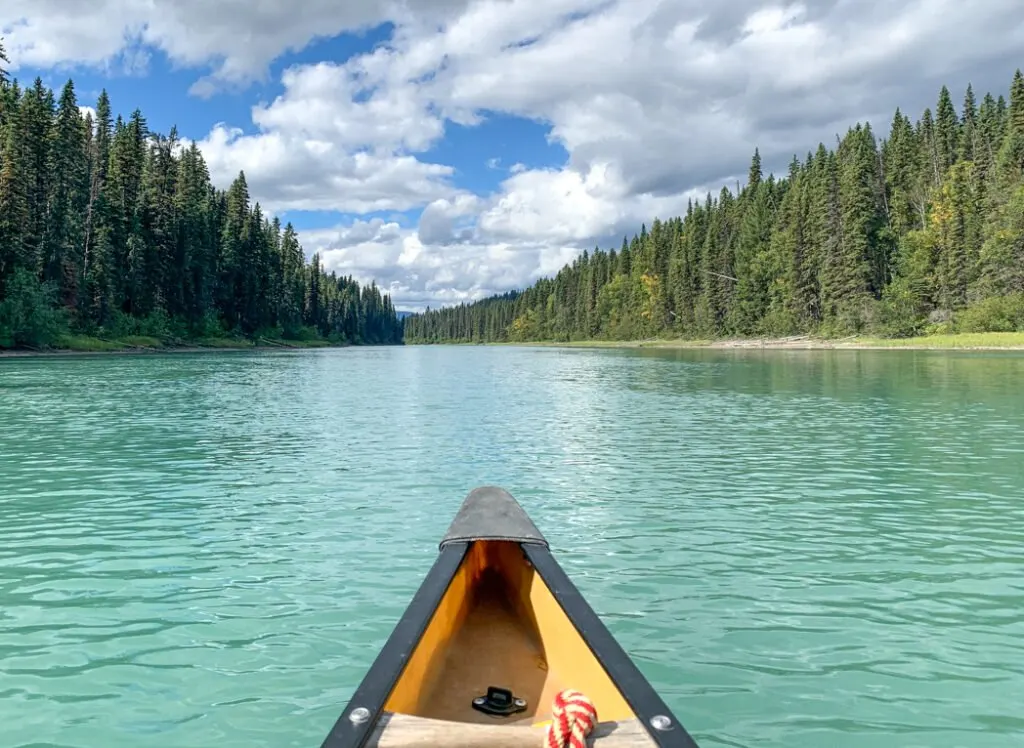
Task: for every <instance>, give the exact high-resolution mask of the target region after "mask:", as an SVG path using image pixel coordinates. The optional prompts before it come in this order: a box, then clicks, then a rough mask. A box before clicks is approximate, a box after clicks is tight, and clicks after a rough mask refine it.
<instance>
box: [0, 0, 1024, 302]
mask: <svg viewBox="0 0 1024 748" xmlns="http://www.w3.org/2000/svg"><path fill="white" fill-rule="evenodd" d="M296 8H301V12H295V11H296ZM66 11H67V6H66V3H64V2H63V0H5V2H4V3H3V4H2V7H0V35H2V36H3V37H4V38H5V39H4V44H5V46H6V47H7V49H8V52H9V54H10V56H11V57H12V62H13V64H14V70H13V72H14V74H15V75H17V76H18V77H19V78H20V79H22V80H30V79H32V78H34V77H35V76H36V75H39V76H41V77H42V78H43V79H44V81H46V82H47V83H48V84H49V85H51V86H53V87H56V88H59V87H60V86H61V85H62V84H63V82H64V80H66V78H67V77H68V76H69V75H70V76H72V77H73V78H74V80H75V82H76V87H77V91H78V93H79V97H80V103H81V104H83V105H86V106H92V105H94V104H95V99H96V95H97V94H98V93H99V91H100V89H101V88H104V87H105V88H106V89H107V90H108V92H109V93H110V96H111V99H112V104H113V106H114V109H115V111H118V112H122V113H124V114H128V113H130V112H131V111H132V110H133V109H135V108H136V107H138V108H140V109H141V110H142V111H143V113H144V115H145V116H146V118H147V120H148V122H149V124H150V127H151V128H153V129H155V130H159V131H163V132H166V131H167V130H168V129H169V128H170V127H171V126H172V125H177V127H178V130H179V133H180V134H181V135H182V136H184V137H186V138H189V139H194V140H196V141H197V142H198V143H199V145H200V147H201V148H202V149H203V152H204V155H205V156H206V159H207V163H208V165H209V167H210V171H211V177H212V178H213V180H214V182H215V183H216V184H217V185H218V186H220V187H226V186H227V185H228V184H229V183H230V181H231V179H232V178H233V177H234V176H235V175H236V174H237V173H238V171H239V170H240V169H244V170H245V172H246V176H247V178H248V181H249V186H250V193H251V194H252V196H253V197H254V199H257V200H259V201H260V203H261V204H262V205H263V207H264V209H265V210H267V211H269V212H271V213H273V214H275V215H278V216H280V217H281V218H282V219H283V220H290V221H292V222H293V223H294V224H295V226H296V227H297V228H298V229H299V231H300V240H301V241H302V243H303V246H304V248H305V249H306V252H307V254H312V253H313V252H320V253H321V254H322V257H323V261H324V264H325V265H326V266H327V267H333V268H336V269H338V270H339V271H341V272H344V273H346V274H352V275H355V276H356V277H357V278H358V279H360V280H364V281H365V280H370V279H374V280H376V281H377V282H378V284H380V285H382V286H383V287H385V289H386V290H388V291H389V292H390V293H391V294H392V295H393V297H394V298H395V300H396V302H397V304H398V306H399V308H405V309H418V308H422V307H423V306H425V305H426V304H430V305H432V306H437V305H438V304H444V303H453V302H458V301H462V300H466V299H473V298H479V297H481V296H484V295H487V294H490V293H496V292H503V291H505V290H508V289H509V288H513V287H520V286H522V285H524V284H527V283H529V282H532V280H534V279H536V278H537V277H539V276H542V275H549V274H552V273H554V272H557V270H558V269H559V267H561V265H562V264H563V263H565V262H568V261H571V260H572V259H573V258H574V257H575V256H576V255H577V254H578V253H579V252H581V251H582V250H584V249H590V248H592V247H593V246H595V244H598V245H601V246H610V245H614V246H617V245H618V244H619V243H620V242H621V239H622V236H623V234H632V233H634V232H635V231H637V230H638V229H639V226H640V224H641V223H642V222H646V223H648V224H650V222H651V221H652V220H653V219H654V218H655V217H661V218H669V217H672V216H674V215H678V214H680V213H681V212H683V211H684V210H685V207H686V202H687V200H688V199H690V198H691V197H702V196H703V195H704V194H705V193H706V192H707V191H708V190H710V191H712V192H717V191H718V190H719V189H720V187H721V186H722V185H723V184H725V185H729V186H730V187H731V186H734V185H735V184H736V183H737V181H741V180H742V179H743V178H744V175H745V174H746V171H747V166H748V164H749V160H750V156H751V154H752V153H753V150H754V148H755V147H758V148H759V149H760V152H761V154H762V157H763V159H764V162H765V165H766V167H767V168H768V169H769V170H776V171H779V172H782V171H784V170H785V168H786V165H787V164H788V162H789V160H790V159H791V158H792V156H793V155H794V154H798V155H803V154H805V153H806V152H807V151H808V150H811V149H813V148H814V147H815V146H816V145H817V143H818V142H825V143H827V144H830V145H831V144H832V143H834V142H835V141H834V139H835V134H836V133H837V132H845V130H846V129H847V127H849V126H850V125H852V124H854V123H855V122H858V121H865V120H866V121H871V123H872V125H873V127H874V129H875V131H876V133H879V134H880V135H884V133H885V132H886V130H887V126H888V123H889V120H890V118H891V116H892V112H893V110H894V109H895V108H896V106H900V107H902V108H903V109H904V111H907V112H908V113H910V114H911V116H913V117H917V116H919V115H920V113H921V111H922V110H923V108H924V107H925V106H934V103H935V99H936V97H937V94H938V90H939V87H940V86H941V85H942V84H944V83H945V84H949V86H950V87H951V90H952V92H953V95H954V98H955V99H957V100H959V99H960V98H961V97H962V95H963V88H964V87H965V86H966V84H967V82H968V81H970V82H971V83H973V85H974V88H975V90H976V91H977V92H978V93H979V96H980V95H981V94H982V93H983V92H985V91H987V90H992V91H994V92H996V93H1000V92H1005V91H1006V88H1007V86H1008V83H1009V81H1010V78H1011V76H1012V73H1013V70H1014V67H1015V66H1016V65H1018V64H1020V63H1019V60H1018V57H1019V50H1020V49H1021V48H1024V24H1022V23H1021V21H1020V12H1019V3H1018V1H1017V0H978V1H977V2H975V3H972V4H970V7H969V8H968V4H953V5H950V4H948V3H943V2H942V1H941V0H910V1H909V2H908V3H903V4H899V5H896V6H894V5H892V4H891V3H889V2H885V1H884V0H851V1H850V2H844V3H839V2H836V1H835V0H822V1H821V2H815V3H813V4H812V3H809V2H808V3H806V4H801V3H799V2H796V3H789V4H781V5H780V4H778V3H773V2H770V1H769V0H737V2H735V3H731V4H729V5H721V6H716V5H713V4H708V3H706V2H699V1H698V0H628V2H627V0H515V2H510V1H509V0H473V2H469V0H417V2H416V3H411V4H406V7H404V8H402V7H399V6H397V5H396V4H394V3H392V2H389V0H350V1H349V2H346V3H337V2H335V1H334V0H302V2H301V3H292V4H285V3H280V2H279V0H220V1H219V2H217V3H209V2H207V0H175V1H174V2H163V1H161V0H155V1H154V2H146V3H139V2H136V0H91V2H90V4H89V13H88V14H84V15H81V16H79V17H77V18H76V19H74V21H73V22H70V23H69V22H67V17H66V15H65V14H66ZM979 40H984V43H979Z"/></svg>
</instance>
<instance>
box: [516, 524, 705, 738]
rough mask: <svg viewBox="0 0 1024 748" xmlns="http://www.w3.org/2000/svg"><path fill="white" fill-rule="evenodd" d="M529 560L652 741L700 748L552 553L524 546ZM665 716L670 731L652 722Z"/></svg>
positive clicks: (541, 547) (532, 546) (528, 545)
mask: <svg viewBox="0 0 1024 748" xmlns="http://www.w3.org/2000/svg"><path fill="white" fill-rule="evenodd" d="M520 547H521V548H522V549H523V553H524V554H525V555H526V558H527V560H529V562H530V563H531V564H533V568H534V569H535V570H536V571H537V573H538V574H540V578H541V579H543V580H544V583H545V584H546V585H547V586H548V589H550V590H551V594H552V595H554V597H555V600H557V601H558V603H559V604H560V605H561V606H562V609H563V610H564V611H565V614H566V615H567V616H568V617H569V620H570V621H572V624H573V626H575V627H576V630H577V631H578V632H579V634H580V636H582V637H583V640H584V641H585V642H586V643H587V646H588V647H590V651H591V652H593V653H594V656H595V657H597V660H598V662H600V663H601V665H602V667H604V669H605V671H606V672H607V673H608V675H609V676H610V677H611V679H612V681H614V683H615V685H616V686H618V688H619V690H620V691H621V692H622V695H623V697H624V698H625V699H626V702H627V703H628V704H629V706H630V707H631V708H632V709H633V711H634V712H635V713H636V716H637V717H638V718H639V720H640V721H641V723H642V724H643V727H644V729H645V730H647V733H648V734H649V735H650V736H651V739H652V740H653V741H654V742H655V743H657V744H658V745H659V746H660V747H661V748H699V746H698V745H697V743H696V742H695V741H694V739H693V738H692V737H691V736H690V734H689V733H688V732H687V731H686V728H685V727H683V725H682V723H681V722H680V721H679V720H678V719H676V717H675V715H674V714H673V713H672V710H671V709H669V708H668V705H667V704H665V702H664V701H663V700H662V698H661V697H660V696H659V695H658V693H657V692H656V691H655V690H654V688H653V687H652V686H651V684H650V683H649V682H648V681H647V679H646V678H645V677H644V675H643V673H641V672H640V670H639V668H637V666H636V663H634V662H633V660H632V659H630V657H629V655H627V654H626V653H625V651H624V650H623V649H622V647H621V646H620V645H619V643H618V642H617V641H616V640H615V637H613V636H612V634H611V632H610V631H609V630H608V629H607V628H606V627H605V625H604V623H602V621H601V619H600V618H598V616H597V613H595V612H594V609H593V608H591V607H590V604H589V603H588V602H587V601H586V598H584V597H583V595H582V594H580V591H579V590H578V589H576V585H575V584H573V583H572V580H571V579H569V576H568V575H567V574H566V573H565V570H564V569H562V567H561V566H560V565H559V563H558V561H557V560H556V559H555V557H554V556H553V555H551V552H550V551H549V550H548V549H547V548H545V547H543V546H540V545H530V544H526V543H523V544H521V545H520ZM655 715H664V716H666V717H668V718H669V719H671V720H672V723H671V726H670V728H669V729H668V730H657V729H654V728H652V727H651V722H650V720H651V718H652V717H654V716H655Z"/></svg>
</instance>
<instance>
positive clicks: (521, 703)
mask: <svg viewBox="0 0 1024 748" xmlns="http://www.w3.org/2000/svg"><path fill="white" fill-rule="evenodd" d="M516 706H526V699H516Z"/></svg>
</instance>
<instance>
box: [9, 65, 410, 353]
mask: <svg viewBox="0 0 1024 748" xmlns="http://www.w3.org/2000/svg"><path fill="white" fill-rule="evenodd" d="M8 62H9V61H8V60H7V58H6V56H5V55H4V54H3V51H2V48H0V348H5V347H8V348H9V347H20V346H24V347H36V346H48V345H54V344H59V342H60V340H61V338H62V337H64V336H67V335H69V334H82V335H91V336H96V337H99V338H100V339H104V338H124V337H126V336H129V337H130V336H151V337H156V338H169V339H172V340H200V339H214V340H217V339H221V338H223V337H224V336H232V335H233V336H238V337H242V338H249V339H257V338H259V337H261V336H262V337H266V338H270V339H274V338H277V339H289V338H291V339H295V340H314V341H315V340H322V341H331V342H335V343H353V344H359V343H376V344H382V343H399V342H401V336H402V327H401V323H400V322H399V320H398V318H397V316H396V314H395V310H394V307H393V305H392V302H391V300H390V299H389V298H388V296H387V295H386V294H382V293H381V292H380V291H379V289H377V288H376V286H375V285H373V284H371V285H369V286H362V287H361V286H360V285H359V284H358V283H357V282H355V281H354V280H353V279H352V278H349V277H341V276H338V275H337V274H335V273H326V272H324V270H323V269H322V268H321V265H320V261H319V258H318V257H317V256H315V255H314V256H313V258H312V260H311V261H310V262H307V261H306V259H305V255H304V253H303V250H302V247H301V246H300V245H299V241H298V238H297V235H296V232H295V230H294V228H293V227H292V225H291V224H290V223H289V224H286V225H285V226H283V227H282V226H281V224H280V221H279V220H278V219H276V218H275V219H273V220H268V218H267V217H266V216H265V215H264V214H263V212H262V211H261V209H260V206H259V204H258V203H257V204H253V203H252V201H251V200H250V197H249V192H248V188H247V186H246V181H245V175H244V174H239V175H238V177H237V179H235V181H234V183H233V184H232V185H231V186H230V188H229V189H228V190H227V191H226V192H225V191H221V190H218V189H216V188H214V187H213V186H212V184H211V182H210V176H209V173H208V171H207V167H206V164H205V163H204V161H203V156H202V154H201V153H200V151H199V149H198V148H197V147H196V145H195V144H194V143H193V144H191V145H188V146H187V147H183V144H182V143H181V142H180V141H179V139H178V136H177V133H176V132H175V131H174V130H173V129H172V130H171V132H170V133H168V134H166V135H163V134H158V133H154V132H151V131H150V130H149V128H148V127H147V125H146V120H145V117H144V116H143V114H142V112H140V111H138V110H136V111H134V112H133V113H132V114H131V116H129V117H128V118H127V119H124V118H122V117H121V116H118V117H116V119H115V118H114V117H113V115H112V109H111V102H110V101H109V99H108V97H107V94H106V92H104V93H103V94H101V95H100V97H99V100H98V102H97V106H96V110H95V111H96V116H95V119H93V117H92V116H91V115H88V114H87V115H85V116H83V115H82V113H81V111H80V109H79V106H78V102H77V100H76V96H75V88H74V83H73V82H72V81H68V83H67V84H66V85H65V86H64V88H63V90H62V91H61V92H60V94H59V95H55V94H54V92H53V91H51V90H48V89H47V88H45V87H44V86H43V84H42V82H41V81H40V80H39V79H36V81H35V83H34V84H33V85H31V86H25V87H22V86H21V85H20V84H19V82H18V81H17V80H15V79H12V78H11V76H10V75H8V74H7V73H6V72H5V70H4V64H5V63H8Z"/></svg>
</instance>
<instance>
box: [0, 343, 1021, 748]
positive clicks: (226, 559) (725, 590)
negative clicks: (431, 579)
mask: <svg viewBox="0 0 1024 748" xmlns="http://www.w3.org/2000/svg"><path fill="white" fill-rule="evenodd" d="M1022 375H1024V357H1021V356H1007V355H992V354H934V353H922V352H880V353H879V352H848V351H833V352H821V351H818V352H789V351H782V352H759V351H741V352H730V351H678V352H673V351H651V350H638V351H614V350H609V351H583V350H558V349H550V348H545V349H481V348H468V347H467V348H457V347H453V348H429V349H420V348H409V349H360V350H354V349H348V350H332V351H311V352H302V353H291V352H285V353H280V354H231V355H219V354H201V355H194V356H193V355H185V354H175V355H167V356H144V357H142V356H134V357H131V356H124V357H118V356H111V357H94V358H84V357H83V358H74V359H64V360H61V359H18V360H9V361H0V720H2V723H3V724H4V725H5V727H4V730H3V741H0V742H2V743H3V745H5V746H6V745H10V746H12V748H28V747H29V746H61V747H62V748H63V747H66V748H82V747H84V746H104V747H105V748H106V747H109V748H118V747H119V746H125V747H127V746H132V747H133V748H134V746H137V745H139V744H140V743H152V744H159V745H161V746H168V747H171V748H174V747H176V746H181V747H182V748H184V747H185V746H189V747H190V748H191V747H193V746H197V745H210V744H215V743H216V744H219V745H222V746H224V748H234V746H239V748H241V746H246V747H247V748H248V747H251V746H268V747H269V746H275V747H276V746H296V747H297V746H309V745H318V744H319V742H320V741H321V740H322V738H323V735H324V734H326V732H327V730H328V729H329V728H330V725H331V724H332V723H333V721H334V719H335V718H336V717H337V714H338V712H339V710H340V709H341V707H342V706H343V705H344V703H345V701H346V700H347V699H348V697H349V696H350V695H351V693H352V691H353V689H354V688H355V686H356V685H357V684H358V681H359V679H360V678H361V676H362V674H363V673H364V671H365V669H366V667H368V666H369V664H370V663H371V662H372V660H373V658H374V657H375V655H376V653H377V650H378V648H379V647H380V646H381V644H382V643H383V642H384V640H385V639H386V638H387V636H388V634H389V633H390V631H391V628H392V626H393V625H394V623H395V621H396V620H397V618H398V616H399V615H400V614H401V612H402V610H403V609H404V607H405V605H406V604H407V602H408V600H409V598H410V597H411V595H412V593H413V592H414V591H415V588H416V586H417V585H418V583H419V581H420V580H421V579H422V576H423V574H424V573H425V571H426V569H427V567H428V566H429V564H430V563H431V562H432V560H433V558H434V555H435V553H436V543H437V540H438V538H439V537H440V536H441V534H442V533H443V532H444V529H445V527H446V526H447V523H448V521H450V519H451V516H452V513H453V512H454V510H455V508H456V507H457V506H458V503H459V502H460V501H461V499H462V497H463V495H464V494H465V492H466V491H467V490H468V489H469V488H471V487H472V486H474V485H479V484H482V483H497V484H501V485H504V486H506V487H507V488H509V490H511V491H512V492H513V493H514V494H515V495H516V496H517V497H518V498H519V499H520V500H521V501H522V503H523V504H524V505H526V506H527V508H528V510H529V511H530V513H531V515H533V516H534V518H535V520H536V521H537V523H538V525H540V526H541V528H542V529H543V530H544V531H545V533H546V534H547V535H548V537H549V539H550V540H551V542H552V545H553V547H554V549H555V551H556V553H557V555H558V557H559V559H560V560H561V561H562V563H563V565H564V566H565V567H566V569H567V571H568V572H569V574H570V575H571V576H572V577H573V578H574V579H575V580H576V582H577V584H578V585H579V586H580V588H581V589H582V590H583V592H584V594H585V595H586V596H587V598H588V599H589V600H590V601H591V603H592V604H593V605H594V607H595V609H597V611H598V613H599V614H600V615H601V616H602V617H603V619H604V620H605V621H606V622H607V624H608V626H609V628H610V629H611V630H612V631H613V633H614V634H615V635H616V637H617V638H618V639H619V640H620V641H621V642H622V644H623V645H624V647H625V648H626V649H627V650H628V651H629V653H630V654H631V655H632V656H633V657H634V658H635V660H636V661H637V663H638V664H639V666H640V667H641V669H642V670H643V671H644V673H645V674H646V675H647V676H648V677H649V678H650V679H651V680H652V682H653V683H654V685H655V686H656V687H657V688H658V689H659V690H660V691H661V692H662V693H663V694H664V696H665V698H666V700H667V701H668V702H669V703H670V705H671V706H672V708H673V709H674V710H675V711H676V712H677V714H678V716H679V717H680V718H681V719H682V720H683V721H684V723H685V724H686V725H687V727H688V728H689V729H690V731H691V732H692V733H694V735H695V736H696V737H697V738H698V740H699V742H700V744H701V745H702V746H715V745H718V746H736V747H748V746H758V748H761V747H763V746H780V747H781V746H786V747H787V748H794V747H795V748H800V747H802V746H807V747H808V748H810V747H811V746H814V747H815V748H818V747H819V746H821V745H828V746H839V747H841V748H842V747H845V746H850V747H851V748H852V746H863V745H867V744H870V745H872V746H893V748H896V747H899V748H904V747H907V746H928V747H929V748H943V747H945V746H972V748H973V747H974V746H979V747H981V748H987V747H988V746H1016V745H1020V744H1021V743H1022V742H1024V720H1022V719H1021V717H1020V714H1021V711H1020V707H1019V702H1020V696H1019V695H1020V694H1021V693H1024V581H1022V580H1024V556H1022V555H1021V553H1020V549H1021V548H1022V547H1024V503H1022V502H1021V500H1020V499H1021V497H1022V495H1024V460H1021V459H1020V455H1021V452H1024V437H1021V434H1022V433H1024V428H1022V427H1024V399H1022V398H1021V397H1020V395H1019V382H1020V381H1021V376H1022Z"/></svg>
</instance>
